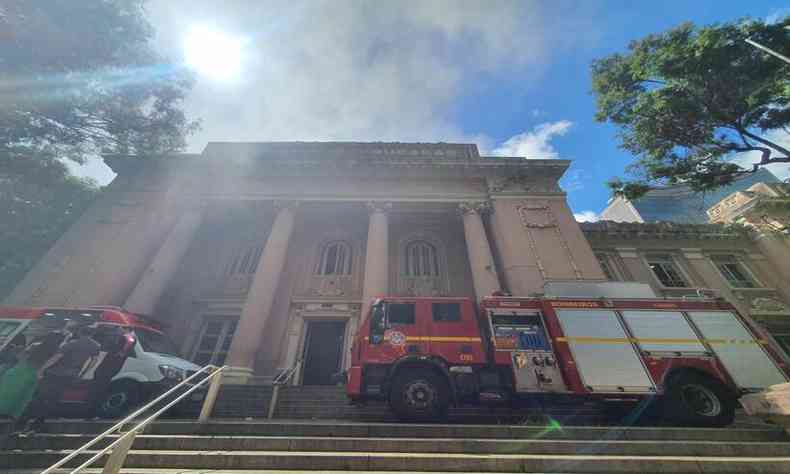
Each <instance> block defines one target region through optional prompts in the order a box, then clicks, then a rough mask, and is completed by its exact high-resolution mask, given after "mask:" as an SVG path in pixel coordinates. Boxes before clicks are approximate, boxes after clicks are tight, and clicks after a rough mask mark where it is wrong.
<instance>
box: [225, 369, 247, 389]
mask: <svg viewBox="0 0 790 474" xmlns="http://www.w3.org/2000/svg"><path fill="white" fill-rule="evenodd" d="M252 377H253V370H252V369H251V368H248V367H228V368H227V369H225V370H224V371H223V373H222V383H223V384H227V385H247V384H248V383H249V382H250V380H251V379H252Z"/></svg>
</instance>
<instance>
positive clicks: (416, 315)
mask: <svg viewBox="0 0 790 474" xmlns="http://www.w3.org/2000/svg"><path fill="white" fill-rule="evenodd" d="M787 374H788V367H787V366H786V365H785V362H784V361H783V358H782V353H781V350H780V349H778V348H777V347H776V346H775V345H774V344H773V343H772V341H771V340H770V338H769V337H768V336H767V335H765V334H763V333H762V332H761V330H760V328H759V327H757V326H756V325H755V324H754V323H753V322H752V321H750V320H749V319H748V318H744V317H743V316H741V315H740V314H738V312H737V311H736V309H735V308H734V307H733V306H732V305H730V304H729V303H727V302H725V301H724V300H721V299H704V300H703V299H700V300H688V299H678V300H671V299H658V298H655V299H625V298H623V299H619V298H618V299H603V298H545V297H544V298H521V297H489V298H484V299H483V301H482V302H481V304H480V306H479V307H475V304H474V302H473V301H472V300H471V299H469V298H434V297H425V298H398V297H392V298H389V297H388V298H384V299H381V300H378V301H377V302H376V303H375V304H374V305H373V306H372V307H371V311H370V314H369V315H368V317H367V318H366V319H365V321H364V322H363V323H362V325H361V326H360V328H359V331H358V333H357V335H356V336H355V340H354V344H353V347H352V363H351V367H350V370H349V372H348V384H347V393H348V396H349V397H350V398H351V399H352V400H353V401H357V402H364V401H365V400H369V399H384V400H387V401H389V403H390V406H391V407H392V409H393V410H394V411H395V412H396V414H397V415H398V416H399V417H401V418H403V419H410V420H427V419H434V418H437V417H441V416H442V415H443V414H444V413H446V409H447V407H448V406H449V405H452V404H463V403H471V404H489V403H494V404H496V403H499V404H502V403H510V404H514V403H517V402H518V400H525V399H534V398H536V397H540V398H542V399H548V400H551V399H552V398H558V397H563V398H565V399H568V398H569V397H570V398H577V399H579V400H596V401H599V402H602V403H603V402H607V403H609V404H623V403H625V404H633V403H638V402H641V401H644V400H651V401H654V402H655V403H654V405H656V410H658V411H661V412H662V413H663V415H662V416H663V417H664V418H674V419H675V421H678V422H681V423H687V424H697V425H711V426H716V425H724V424H727V423H729V422H730V421H731V420H732V416H733V413H734V409H735V404H736V400H737V397H738V396H740V394H742V393H744V392H748V391H754V390H760V389H763V388H765V387H766V386H768V385H771V384H774V383H783V382H785V381H787ZM659 402H661V403H659ZM658 405H660V407H658ZM670 412H671V413H670Z"/></svg>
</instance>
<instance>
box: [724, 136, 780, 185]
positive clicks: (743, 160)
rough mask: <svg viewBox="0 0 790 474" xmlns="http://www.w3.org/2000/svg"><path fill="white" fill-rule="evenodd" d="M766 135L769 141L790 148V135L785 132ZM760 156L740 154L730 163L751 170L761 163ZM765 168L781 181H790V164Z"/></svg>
mask: <svg viewBox="0 0 790 474" xmlns="http://www.w3.org/2000/svg"><path fill="white" fill-rule="evenodd" d="M764 135H765V138H766V139H767V140H770V141H772V142H774V143H777V144H778V145H779V146H783V147H785V148H790V134H788V133H786V132H784V131H783V130H771V131H769V132H767V133H765V134H764ZM775 153H776V152H775ZM760 156H761V155H760V152H757V151H749V152H746V153H739V154H738V155H736V156H735V158H733V159H732V160H730V161H732V162H733V163H735V164H737V165H738V166H740V167H742V168H746V169H749V170H751V169H752V165H753V164H754V163H757V162H759V161H760ZM763 168H765V169H767V170H770V171H771V172H772V173H773V174H775V175H776V177H777V178H779V179H781V180H786V179H790V163H775V164H772V165H767V166H764V167H763Z"/></svg>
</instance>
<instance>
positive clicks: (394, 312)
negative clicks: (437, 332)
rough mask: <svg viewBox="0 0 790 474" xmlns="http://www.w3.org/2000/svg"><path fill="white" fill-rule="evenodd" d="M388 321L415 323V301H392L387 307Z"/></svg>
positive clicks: (390, 323) (391, 322) (391, 323)
mask: <svg viewBox="0 0 790 474" xmlns="http://www.w3.org/2000/svg"><path fill="white" fill-rule="evenodd" d="M387 321H389V325H390V326H392V325H393V324H414V303H391V304H389V306H388V307H387Z"/></svg>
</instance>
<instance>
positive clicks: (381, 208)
mask: <svg viewBox="0 0 790 474" xmlns="http://www.w3.org/2000/svg"><path fill="white" fill-rule="evenodd" d="M365 207H367V208H368V212H369V213H371V214H375V213H381V214H386V213H387V212H389V211H390V210H392V203H391V202H386V201H368V202H366V203H365Z"/></svg>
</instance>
